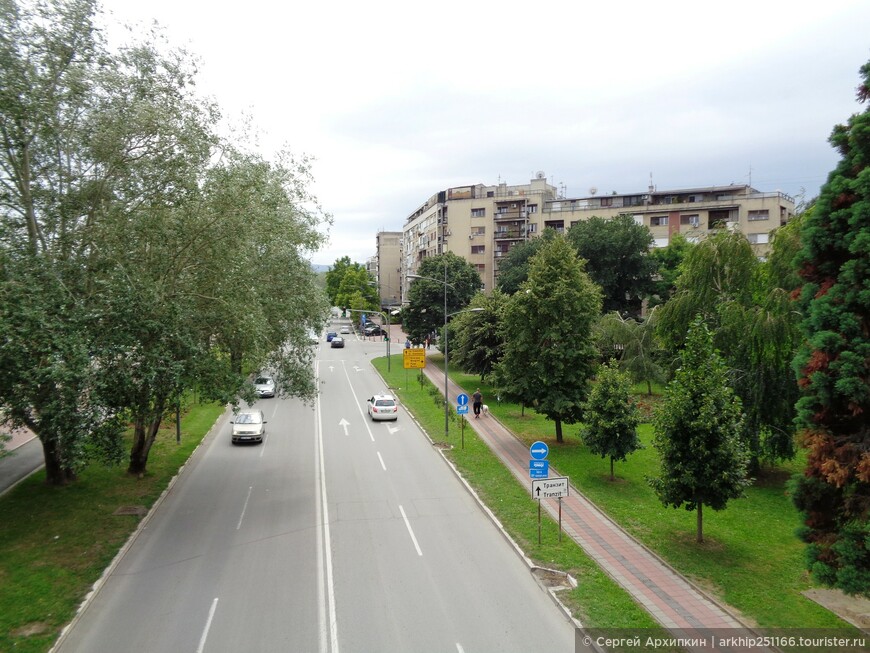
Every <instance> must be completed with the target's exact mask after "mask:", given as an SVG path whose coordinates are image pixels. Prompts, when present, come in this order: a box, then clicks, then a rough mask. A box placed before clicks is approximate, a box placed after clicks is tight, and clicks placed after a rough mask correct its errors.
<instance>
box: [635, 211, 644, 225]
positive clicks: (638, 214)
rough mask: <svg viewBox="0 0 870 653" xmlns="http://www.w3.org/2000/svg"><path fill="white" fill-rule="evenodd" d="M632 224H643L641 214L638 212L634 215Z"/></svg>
mask: <svg viewBox="0 0 870 653" xmlns="http://www.w3.org/2000/svg"><path fill="white" fill-rule="evenodd" d="M634 224H638V225H643V216H642V215H641V214H640V213H636V214H635V215H634Z"/></svg>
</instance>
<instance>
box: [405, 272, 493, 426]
mask: <svg viewBox="0 0 870 653" xmlns="http://www.w3.org/2000/svg"><path fill="white" fill-rule="evenodd" d="M408 279H428V280H429V281H434V282H435V283H441V284H444V437H445V439H446V438H447V437H448V436H449V435H450V400H449V396H450V395H449V394H448V390H447V381H448V378H449V377H448V375H447V372H448V363H447V318H449V317H453V316H454V315H459V314H460V313H479V312H480V311H482V310H483V309H482V308H466V309H463V310H461V311H456V312H455V313H449V314H448V313H447V289H448V288H453V289H454V290H456V288H454V287H453V286H452V285H450V284H449V283H447V261H446V260H445V261H444V281H441V280H440V279H436V278H435V277H426V276H423V275H420V274H409V275H408Z"/></svg>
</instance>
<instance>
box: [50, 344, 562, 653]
mask: <svg viewBox="0 0 870 653" xmlns="http://www.w3.org/2000/svg"><path fill="white" fill-rule="evenodd" d="M382 352H383V343H375V342H362V341H358V340H356V339H355V337H350V338H348V339H347V346H346V347H345V348H344V349H331V348H329V346H328V345H327V344H326V343H325V342H324V343H321V348H320V351H319V353H318V360H317V369H318V375H319V378H320V389H321V392H320V397H319V400H318V401H317V403H316V405H314V406H306V405H304V404H302V403H301V402H299V401H297V400H281V399H266V400H262V401H260V402H258V407H260V408H262V409H263V411H264V412H265V414H266V417H267V419H268V420H269V423H268V425H267V434H268V437H267V439H266V441H265V443H264V444H263V445H245V446H233V445H232V444H231V443H230V435H229V424H228V423H226V420H227V419H228V418H227V417H226V416H225V418H224V421H222V422H221V423H220V424H219V425H218V427H217V429H216V433H215V434H214V435H213V437H211V438H210V439H209V440H208V441H207V442H206V444H205V445H204V446H203V447H201V448H200V450H199V451H198V452H197V454H196V455H195V457H194V459H193V460H192V462H191V463H190V465H189V466H188V468H187V469H186V470H185V472H184V474H182V476H181V477H180V479H179V481H178V482H177V483H176V484H175V486H174V487H173V489H172V491H171V493H170V494H169V495H168V496H167V498H166V499H165V501H163V503H162V504H161V505H160V507H159V508H158V509H157V510H156V511H155V512H154V513H153V515H152V517H151V518H150V519H149V520H148V521H147V523H146V526H145V528H144V529H143V530H142V532H141V534H140V535H139V537H137V538H136V539H135V541H134V542H133V544H132V545H131V547H130V548H129V550H128V551H127V552H126V554H125V555H124V556H123V558H122V559H121V560H120V562H119V564H118V565H117V566H116V567H115V568H114V570H113V571H112V573H111V574H110V575H109V576H108V577H107V578H106V580H105V583H104V584H103V586H102V588H101V589H100V591H99V592H98V593H97V594H96V595H95V596H94V597H93V599H92V600H91V601H90V602H89V604H88V607H87V609H86V610H85V611H84V612H83V613H82V614H81V615H80V617H79V618H78V619H77V620H76V622H75V623H74V625H73V626H72V627H71V628H70V630H69V631H68V633H67V635H66V636H65V638H64V639H63V641H62V643H61V645H60V646H59V647H58V650H59V651H63V652H64V653H69V652H73V651H80V652H86V651H87V652H90V651H120V650H135V651H156V652H163V651H166V652H170V651H171V652H175V651H191V652H193V651H196V652H197V653H200V652H208V653H213V652H224V651H225V652H232V653H238V652H240V651H276V652H277V651H282V652H283V651H319V652H321V653H327V652H330V653H338V651H347V652H357V651H372V652H375V651H377V652H382V651H402V652H406V651H427V652H428V651H452V652H459V653H462V652H463V651H467V652H472V651H531V650H535V651H546V652H548V653H549V652H552V653H559V652H565V653H568V652H570V651H573V641H574V640H573V637H574V633H573V627H572V626H571V624H569V622H568V621H567V619H566V618H565V617H564V616H563V615H562V614H561V612H560V611H559V610H558V609H557V608H556V606H555V605H554V604H553V603H552V601H551V600H550V599H549V597H548V596H547V595H546V594H545V593H544V591H543V590H541V588H540V587H539V586H538V585H537V583H536V582H535V581H534V580H533V578H532V577H531V574H530V572H529V570H528V568H527V567H526V565H525V564H524V563H523V562H522V561H521V560H520V558H519V557H518V556H517V555H516V553H515V552H514V551H513V550H512V548H511V547H510V545H509V544H508V543H507V541H506V540H505V539H504V538H503V537H502V536H501V534H500V533H499V532H498V530H497V529H496V528H495V526H494V525H493V524H492V523H491V522H490V521H489V520H488V519H487V518H486V517H485V516H484V515H483V513H482V512H481V511H480V509H479V508H478V506H477V504H476V503H475V502H474V501H473V499H472V498H471V497H470V495H469V494H468V492H467V491H466V490H465V489H464V487H463V486H462V485H461V483H460V482H459V481H458V480H457V479H456V478H455V477H454V476H453V473H452V472H451V471H450V469H449V468H448V466H447V465H446V464H445V463H444V462H443V460H441V458H440V456H439V454H438V452H437V451H435V450H434V449H433V448H432V446H431V445H430V444H429V442H428V440H427V439H426V438H425V437H424V436H423V434H422V433H420V431H419V429H418V428H417V426H416V424H415V423H414V422H413V421H412V420H411V419H410V418H409V417H408V416H407V415H405V414H400V417H399V420H398V421H397V422H395V423H394V422H385V423H372V422H370V421H369V420H368V418H367V415H366V412H365V399H366V398H367V397H368V396H371V395H372V394H375V393H377V392H381V391H383V390H384V388H383V382H382V380H381V379H380V377H378V376H377V374H376V373H375V372H374V370H373V369H372V368H371V366H370V364H369V359H370V357H371V356H373V355H382Z"/></svg>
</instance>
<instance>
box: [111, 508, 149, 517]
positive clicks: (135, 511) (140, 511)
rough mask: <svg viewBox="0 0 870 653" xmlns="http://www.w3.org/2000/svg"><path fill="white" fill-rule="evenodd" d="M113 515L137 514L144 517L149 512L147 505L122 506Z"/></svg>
mask: <svg viewBox="0 0 870 653" xmlns="http://www.w3.org/2000/svg"><path fill="white" fill-rule="evenodd" d="M112 514H113V515H135V516H136V517H144V516H145V515H147V514H148V509H147V508H146V507H145V506H121V507H120V508H118V509H117V510H116V511H115V512H113V513H112Z"/></svg>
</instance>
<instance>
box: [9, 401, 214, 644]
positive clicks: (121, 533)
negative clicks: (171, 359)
mask: <svg viewBox="0 0 870 653" xmlns="http://www.w3.org/2000/svg"><path fill="white" fill-rule="evenodd" d="M222 412H223V406H220V405H216V404H210V405H195V406H193V407H192V408H191V409H190V410H189V411H188V413H187V414H186V415H185V416H184V419H183V420H182V435H181V444H180V445H177V444H176V443H175V422H174V420H170V421H169V422H168V423H167V424H166V425H165V428H163V429H161V431H160V433H159V435H158V437H157V441H156V442H155V444H154V447H153V448H152V450H151V453H150V455H149V459H148V473H147V474H146V475H145V476H144V477H143V478H141V479H136V478H132V477H129V476H128V475H127V474H126V464H122V465H121V466H118V467H106V466H101V465H92V466H90V467H88V468H87V469H85V470H84V471H83V472H82V473H81V475H80V477H79V480H78V481H76V482H75V483H73V484H71V485H69V486H66V487H62V488H55V487H49V486H47V485H46V484H45V472H44V471H40V472H37V473H35V474H33V475H32V476H30V477H29V478H27V479H26V480H24V481H23V482H21V483H20V484H18V485H17V486H16V487H15V488H14V489H12V490H11V491H10V492H9V493H7V494H6V495H4V496H3V497H2V498H0V524H2V528H0V651H13V650H14V651H22V652H27V653H31V652H33V653H36V652H42V651H47V650H49V649H50V648H51V645H52V644H53V642H54V640H55V639H56V637H57V635H58V634H59V632H60V630H61V629H62V628H63V626H64V625H66V624H67V623H69V621H70V620H72V618H73V616H74V615H75V612H76V610H77V609H78V606H79V604H80V603H81V601H82V600H83V599H84V597H85V595H86V594H87V593H88V592H89V591H90V589H91V586H92V585H93V584H94V582H96V580H97V579H98V578H99V577H100V575H101V574H102V573H103V570H104V569H105V568H106V567H107V566H108V565H109V563H110V562H111V561H112V559H113V558H114V557H115V554H116V553H117V552H118V550H119V549H120V548H121V546H123V544H124V542H126V541H127V539H128V537H129V536H130V534H131V533H132V532H133V531H134V530H135V529H136V527H137V525H138V522H139V520H138V518H137V517H134V516H115V515H113V514H112V513H113V512H114V511H115V510H116V509H117V508H119V507H121V506H145V507H146V508H150V507H151V505H152V504H153V503H154V501H156V499H157V498H158V497H159V496H160V494H161V493H162V492H163V490H164V489H165V488H166V486H167V484H168V483H169V481H170V479H171V478H172V477H173V476H174V475H175V474H176V473H177V472H178V469H179V468H180V467H181V466H182V465H183V464H184V463H185V461H186V460H187V459H188V458H189V457H190V454H191V453H192V451H193V450H194V449H195V448H196V446H197V445H198V444H199V443H200V442H201V441H202V438H203V437H204V436H205V434H206V433H207V432H208V429H209V428H210V427H211V425H212V424H213V423H214V421H215V419H217V417H218V415H220V414H221V413H222Z"/></svg>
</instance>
